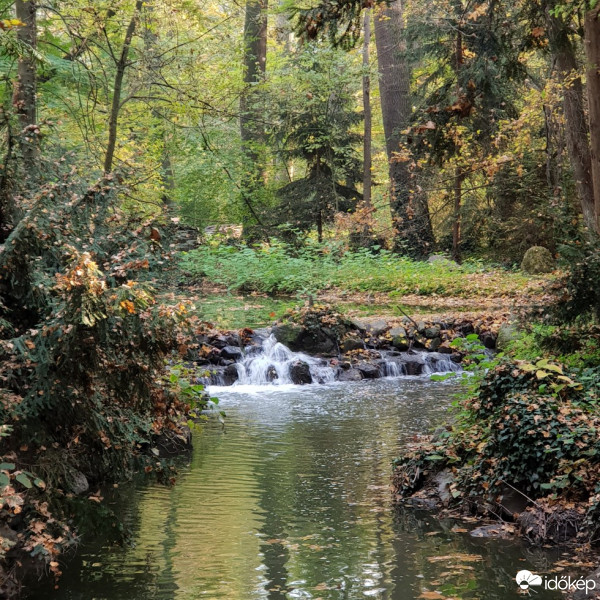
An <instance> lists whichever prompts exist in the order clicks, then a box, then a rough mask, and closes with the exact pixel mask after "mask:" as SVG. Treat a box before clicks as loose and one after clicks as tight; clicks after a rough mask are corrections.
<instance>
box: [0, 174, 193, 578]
mask: <svg viewBox="0 0 600 600" xmlns="http://www.w3.org/2000/svg"><path fill="white" fill-rule="evenodd" d="M121 191H122V190H121V189H120V188H119V187H118V186H117V185H116V183H115V180H114V179H113V178H110V177H109V178H106V179H104V180H103V181H101V182H99V183H98V184H96V185H94V186H92V187H89V188H86V186H85V185H84V184H83V183H81V182H80V181H78V179H77V178H76V177H74V176H73V175H72V174H69V173H68V174H65V175H64V176H63V177H62V178H61V180H60V181H59V182H58V183H54V184H48V185H41V186H40V187H39V189H38V191H37V192H36V193H35V195H33V196H32V197H30V198H26V199H24V202H23V206H26V207H27V210H26V212H25V214H24V216H23V218H22V219H21V220H20V221H19V223H18V225H17V226H16V227H15V228H14V229H13V231H12V233H11V234H10V236H9V237H8V239H7V240H6V243H5V246H4V250H3V252H2V253H1V255H0V269H1V271H2V278H1V280H0V294H1V303H0V314H1V316H2V318H3V320H4V321H5V322H7V323H9V324H10V327H3V329H2V332H3V336H2V339H1V340H0V356H1V359H2V362H1V365H0V381H1V384H0V423H2V424H3V436H2V454H3V456H4V460H5V462H6V463H7V464H4V465H3V468H2V469H0V471H1V473H0V484H2V488H3V490H2V498H3V500H4V504H3V507H0V508H1V510H2V511H3V512H2V514H1V517H2V520H3V521H5V522H6V523H7V524H8V526H9V527H14V528H17V529H19V530H22V531H24V532H25V533H24V535H23V536H22V537H21V538H20V546H19V548H20V550H21V551H25V552H29V553H30V554H31V555H32V556H34V557H40V558H43V559H45V560H46V561H48V562H49V563H50V566H51V568H52V569H53V570H54V571H55V573H56V572H57V571H58V563H57V562H56V561H55V556H56V555H57V554H58V553H59V552H60V551H61V550H64V548H65V547H66V545H68V544H69V543H70V540H71V539H72V537H73V536H72V534H69V535H67V534H66V533H65V531H63V530H64V528H65V527H66V525H64V524H63V525H61V516H62V515H61V512H60V510H61V509H60V507H59V506H58V505H55V504H53V498H54V497H55V495H56V494H57V491H58V490H63V492H61V493H64V491H68V490H69V488H70V485H71V481H72V477H73V473H75V472H81V473H82V474H83V475H85V476H86V477H87V479H88V480H89V481H90V482H93V483H100V482H102V481H104V480H115V479H117V480H118V479H119V478H122V477H124V476H125V475H127V474H129V473H131V471H132V469H133V468H135V467H136V466H138V465H139V463H140V462H141V463H142V464H143V463H144V462H145V461H146V460H147V458H146V457H145V451H146V449H147V448H148V447H149V446H150V444H151V443H152V440H153V438H154V437H155V436H157V435H160V434H162V433H164V432H171V431H174V432H176V431H177V429H178V427H179V426H180V424H181V423H185V418H186V417H185V415H186V413H187V411H188V410H189V409H190V404H195V405H196V406H198V405H199V399H198V398H195V397H194V398H190V397H188V395H186V394H181V396H178V395H176V393H175V392H179V391H180V389H175V390H174V389H173V388H172V387H169V385H165V384H163V382H161V374H162V373H163V371H164V369H165V363H166V360H167V359H169V358H175V357H177V356H178V347H179V346H182V345H184V344H185V341H186V339H187V336H188V334H189V333H190V332H191V330H190V329H189V322H188V315H187V308H186V306H185V305H184V304H182V303H179V304H177V305H175V306H167V305H159V304H158V303H157V302H156V301H155V299H154V297H153V292H152V288H151V286H150V285H149V284H148V279H149V278H150V277H151V270H152V269H154V270H155V271H154V273H157V272H158V271H157V270H158V269H160V267H161V266H162V265H163V264H164V263H165V262H166V261H168V256H167V255H165V254H164V252H163V251H162V249H161V248H160V245H159V244H158V243H157V242H156V240H155V239H153V237H154V236H153V235H152V231H153V228H154V226H153V225H152V223H150V222H147V223H137V224H135V223H134V222H132V220H131V219H130V218H129V217H127V215H125V214H123V213H121V212H120V210H119V208H118V204H119V194H120V192H121ZM180 387H181V386H180ZM188 400H194V402H190V404H188ZM8 463H14V464H13V465H11V464H8ZM28 464H35V465H36V466H35V469H34V470H32V471H31V472H29V471H25V470H23V468H22V465H28ZM7 479H8V481H7ZM42 480H43V482H45V483H42ZM17 498H18V499H17ZM49 505H50V506H53V507H54V510H56V513H50V511H49V509H48V506H49ZM56 538H61V540H62V541H61V540H57V539H56ZM54 563H56V565H55V566H53V565H54Z"/></svg>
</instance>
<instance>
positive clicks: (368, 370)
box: [356, 363, 381, 379]
mask: <svg viewBox="0 0 600 600" xmlns="http://www.w3.org/2000/svg"><path fill="white" fill-rule="evenodd" d="M356 369H357V370H358V371H360V372H361V373H362V376H363V377H364V378H365V379H377V378H378V377H381V371H380V369H379V367H378V366H377V365H373V364H371V363H358V364H357V365H356Z"/></svg>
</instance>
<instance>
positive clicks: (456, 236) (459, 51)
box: [452, 30, 465, 263]
mask: <svg viewBox="0 0 600 600" xmlns="http://www.w3.org/2000/svg"><path fill="white" fill-rule="evenodd" d="M454 61H455V65H454V72H455V73H456V98H457V100H458V99H459V98H460V78H459V74H460V70H461V68H462V64H463V38H462V33H461V31H460V30H458V31H457V32H456V46H455V50H454ZM457 155H460V149H458V150H457ZM464 178H465V174H464V171H463V169H462V167H461V166H460V165H457V166H456V169H455V171H454V214H453V225H452V258H453V259H454V260H455V261H456V262H457V263H459V262H460V259H461V251H460V250H461V249H460V242H461V239H460V238H461V230H460V226H461V212H462V184H463V181H464Z"/></svg>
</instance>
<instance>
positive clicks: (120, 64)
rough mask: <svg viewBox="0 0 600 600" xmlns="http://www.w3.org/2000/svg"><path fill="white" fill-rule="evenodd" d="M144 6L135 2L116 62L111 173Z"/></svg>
mask: <svg viewBox="0 0 600 600" xmlns="http://www.w3.org/2000/svg"><path fill="white" fill-rule="evenodd" d="M143 6H144V2H143V0H138V1H137V2H136V3H135V8H134V12H133V15H132V17H131V20H130V21H129V25H128V26H127V31H126V32H125V38H124V39H123V46H122V47H121V55H120V56H119V59H118V60H117V63H116V65H115V66H116V69H117V70H116V73H115V82H114V89H113V98H112V106H111V109H110V117H109V120H108V144H107V146H106V154H105V156H104V172H105V173H110V172H111V171H112V168H113V162H114V157H115V148H116V145H117V133H118V124H119V112H120V111H121V92H122V90H123V78H124V77H125V71H126V69H127V59H128V57H129V50H130V48H131V41H132V40H133V34H134V33H135V28H136V26H137V22H138V19H139V17H140V12H141V10H142V7H143Z"/></svg>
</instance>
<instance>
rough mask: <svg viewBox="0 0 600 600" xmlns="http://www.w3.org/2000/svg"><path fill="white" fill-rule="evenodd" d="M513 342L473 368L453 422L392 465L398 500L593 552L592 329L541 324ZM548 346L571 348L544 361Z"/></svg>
mask: <svg viewBox="0 0 600 600" xmlns="http://www.w3.org/2000/svg"><path fill="white" fill-rule="evenodd" d="M519 337H520V340H519ZM515 338H516V339H515V341H514V342H513V344H512V345H510V344H509V346H508V352H507V353H506V354H505V355H503V356H500V357H497V358H495V359H493V360H486V361H485V362H484V363H483V364H482V363H479V364H478V361H477V360H475V361H473V362H472V366H471V370H472V371H473V377H472V378H471V381H470V385H469V388H468V389H467V390H466V391H465V393H464V394H463V397H462V400H461V401H460V403H459V406H458V409H457V410H456V412H455V414H454V417H453V419H452V421H450V422H449V423H448V424H447V426H446V427H445V428H443V429H442V430H438V431H437V432H435V433H433V434H429V435H422V436H420V437H419V439H418V440H417V441H415V442H414V443H413V444H411V445H410V446H409V447H408V448H407V449H406V451H405V452H403V453H402V455H401V456H400V457H399V458H398V459H397V460H396V462H395V469H394V491H395V494H396V497H397V500H398V501H400V502H403V503H409V504H413V505H418V506H426V507H428V508H430V509H433V510H453V511H454V512H456V511H458V512H461V513H462V514H467V515H474V516H478V517H480V518H485V519H489V518H493V519H496V520H498V521H499V522H502V523H508V524H510V526H509V528H508V529H511V530H512V531H514V532H517V533H520V534H521V535H523V536H524V537H526V538H527V539H529V540H530V541H532V542H533V543H536V544H547V543H559V544H563V543H567V542H569V543H576V544H579V545H587V546H592V545H594V544H595V543H597V541H598V532H599V529H598V522H599V519H598V518H599V515H600V470H599V460H600V438H599V436H598V431H600V411H599V410H598V391H599V385H598V382H599V381H600V380H599V377H598V367H597V364H598V362H597V353H598V350H597V349H598V331H597V329H595V328H593V327H587V328H585V329H579V330H571V331H569V330H567V329H565V328H562V329H561V328H557V327H554V328H552V327H546V328H543V327H539V328H538V333H537V336H536V335H535V334H532V333H531V332H530V333H526V332H522V333H521V335H520V336H519V335H516V336H515ZM552 346H554V349H555V350H556V349H557V348H558V346H562V347H563V349H564V348H569V351H568V352H566V353H564V352H563V353H562V355H558V356H555V357H550V356H549V348H551V347H552ZM544 348H545V350H546V351H545V353H544ZM472 350H474V351H475V352H476V351H477V349H476V348H474V349H472ZM574 350H575V352H574ZM544 354H546V356H544ZM468 360H469V359H468V358H467V361H468ZM506 532H507V529H506V528H503V527H495V528H490V529H489V531H488V532H487V533H488V535H489V536H494V535H505V534H506Z"/></svg>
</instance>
